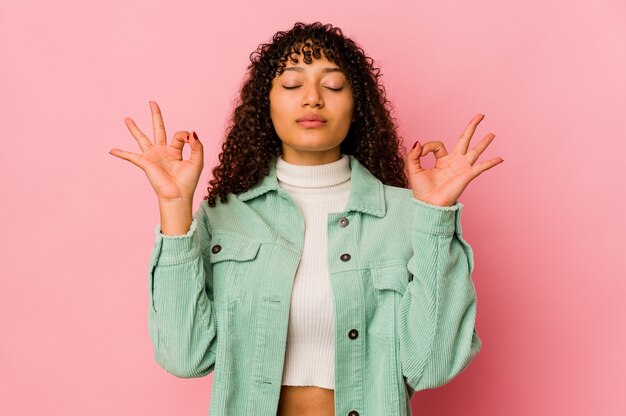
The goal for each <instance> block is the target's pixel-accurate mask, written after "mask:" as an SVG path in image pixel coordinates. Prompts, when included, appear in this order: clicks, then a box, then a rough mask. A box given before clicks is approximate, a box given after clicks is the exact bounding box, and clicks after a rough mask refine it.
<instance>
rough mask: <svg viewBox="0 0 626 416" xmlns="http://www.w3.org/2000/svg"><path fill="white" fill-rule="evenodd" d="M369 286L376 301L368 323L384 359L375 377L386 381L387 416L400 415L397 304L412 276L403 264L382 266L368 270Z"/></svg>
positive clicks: (404, 403) (400, 383)
mask: <svg viewBox="0 0 626 416" xmlns="http://www.w3.org/2000/svg"><path fill="white" fill-rule="evenodd" d="M371 275H372V285H373V287H374V292H375V297H376V302H377V305H376V312H375V314H374V319H372V322H371V323H370V335H372V336H373V338H374V339H372V340H371V342H372V346H373V347H374V348H376V346H377V345H378V348H380V351H379V353H380V355H381V356H385V357H386V359H385V366H384V370H381V371H380V372H379V374H375V375H374V376H375V377H379V378H381V379H384V380H385V383H384V385H385V388H384V390H385V391H384V393H385V397H386V402H387V403H388V404H389V406H391V407H390V408H389V409H386V414H403V412H404V409H405V407H406V402H405V400H404V396H403V395H402V392H403V389H404V380H403V377H402V368H401V366H400V360H399V356H400V350H399V348H400V347H399V345H400V343H399V341H400V338H399V334H398V325H399V317H400V302H401V300H402V296H403V295H404V293H405V292H406V290H407V285H408V284H409V280H410V278H411V274H410V273H409V271H408V269H407V268H406V266H405V265H404V264H395V265H391V266H381V267H375V268H372V269H371Z"/></svg>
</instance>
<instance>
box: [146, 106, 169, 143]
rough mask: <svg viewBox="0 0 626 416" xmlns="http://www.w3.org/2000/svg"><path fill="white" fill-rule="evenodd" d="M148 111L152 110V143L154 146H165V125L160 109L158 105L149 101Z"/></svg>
mask: <svg viewBox="0 0 626 416" xmlns="http://www.w3.org/2000/svg"><path fill="white" fill-rule="evenodd" d="M150 110H152V127H153V129H154V143H155V144H167V143H166V138H165V124H164V123H163V117H162V116H161V109H160V108H159V105H158V104H157V103H156V102H154V101H150Z"/></svg>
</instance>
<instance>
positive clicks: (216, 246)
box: [211, 244, 222, 254]
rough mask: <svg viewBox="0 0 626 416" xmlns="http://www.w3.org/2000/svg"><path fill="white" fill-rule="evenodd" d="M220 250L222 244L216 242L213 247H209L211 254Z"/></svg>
mask: <svg viewBox="0 0 626 416" xmlns="http://www.w3.org/2000/svg"><path fill="white" fill-rule="evenodd" d="M221 250H222V246H220V245H219V244H216V245H214V246H213V247H211V253H213V254H216V253H219V252H220V251H221Z"/></svg>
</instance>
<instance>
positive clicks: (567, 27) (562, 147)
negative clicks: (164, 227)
mask: <svg viewBox="0 0 626 416" xmlns="http://www.w3.org/2000/svg"><path fill="white" fill-rule="evenodd" d="M0 7H1V9H0V53H1V55H0V137H1V138H2V142H3V147H2V150H1V151H0V189H2V193H3V198H2V204H1V205H0V209H1V210H2V211H1V215H0V229H1V230H2V232H1V233H0V239H1V240H0V241H1V245H2V246H1V249H2V250H1V251H0V252H1V253H2V265H3V266H2V269H1V274H2V278H1V279H0V337H1V338H0V383H2V384H3V385H2V386H0V414H3V415H35V414H49V415H112V414H116V415H140V414H150V415H171V414H186V415H204V414H206V412H207V409H208V406H209V401H210V388H211V381H212V376H208V377H206V378H202V379H191V380H184V379H177V378H175V377H173V376H171V375H169V374H168V373H166V372H165V371H164V370H162V369H161V368H159V367H158V366H157V364H156V362H155V361H154V358H153V350H152V346H151V344H150V340H149V336H148V328H147V312H148V292H147V267H148V260H149V253H150V250H151V249H152V245H153V241H154V240H153V239H154V235H153V229H154V226H155V225H156V224H157V223H158V221H159V216H158V207H157V204H156V198H155V194H154V191H153V189H152V188H151V187H150V185H149V183H148V181H147V179H146V177H145V175H144V174H143V172H141V170H140V169H139V168H137V167H135V166H134V165H132V164H130V163H129V162H126V161H123V160H121V159H117V158H115V157H114V156H111V155H109V153H108V151H109V149H111V148H113V147H118V148H121V149H125V150H131V151H134V152H139V151H140V150H139V147H138V146H137V144H136V142H135V141H134V139H133V138H132V137H131V135H130V133H129V132H128V131H127V129H126V127H125V125H124V122H123V119H124V117H131V118H133V119H134V120H135V121H136V122H137V124H138V125H139V126H140V128H142V129H143V130H144V132H146V133H148V134H149V135H150V136H152V128H151V122H150V112H149V107H148V101H149V100H156V101H157V102H158V103H159V104H160V105H161V108H162V110H163V113H164V117H165V125H166V128H167V131H168V135H169V136H168V138H169V137H171V135H172V134H173V133H174V132H175V131H177V130H195V131H197V132H198V135H199V137H200V139H201V140H202V141H203V143H204V145H205V149H206V158H205V162H206V163H205V169H204V171H203V174H202V178H201V183H200V185H199V189H198V190H197V193H196V204H195V205H196V206H197V204H199V203H200V201H201V200H202V196H203V195H204V192H205V189H206V184H207V181H208V179H209V173H210V170H211V168H212V167H213V166H214V165H215V163H216V162H217V154H218V152H219V145H220V141H221V139H222V133H223V130H224V126H225V123H226V120H227V116H228V112H229V111H230V109H231V102H232V99H233V98H234V97H235V94H236V92H237V89H238V86H239V84H240V82H241V80H242V78H243V75H244V71H245V68H246V66H247V64H248V56H249V54H250V53H251V52H252V51H253V50H254V49H255V48H256V46H257V45H258V44H259V43H261V42H266V41H268V40H269V38H270V36H271V35H272V34H273V33H274V32H275V31H277V30H286V29H289V28H290V27H291V26H292V25H293V23H294V22H295V21H297V20H302V21H305V22H312V21H315V20H321V21H322V22H330V23H333V24H335V25H337V26H339V27H341V28H342V29H343V30H344V32H345V33H346V34H347V35H349V36H352V37H354V39H355V40H356V41H357V42H358V43H359V44H360V45H361V46H362V47H363V48H364V49H365V51H366V52H367V54H368V55H370V56H372V57H373V58H374V59H375V61H376V62H377V63H378V65H379V66H380V67H381V69H382V72H383V74H384V76H383V80H384V83H385V85H386V88H387V90H388V93H389V97H390V99H391V100H392V102H393V103H394V106H395V115H396V116H397V118H398V120H399V123H400V127H401V133H402V135H403V136H404V137H405V140H406V142H405V144H406V145H407V146H410V145H412V144H413V142H414V141H415V140H417V139H420V140H422V142H424V141H429V140H442V141H444V143H445V144H446V146H447V147H448V149H451V147H452V146H453V144H454V142H455V140H456V137H457V135H458V133H459V132H460V131H461V130H462V129H463V127H464V126H465V125H466V123H467V122H468V121H469V120H470V119H471V117H472V116H473V115H475V114H477V113H484V114H486V117H485V119H484V120H483V122H482V123H481V125H480V126H479V128H478V131H477V133H476V136H475V140H474V141H473V143H477V142H478V140H479V139H480V138H482V137H483V136H484V135H485V134H487V133H489V132H494V133H495V134H496V138H495V141H494V142H493V143H492V145H491V146H490V147H489V148H488V149H487V151H486V152H485V153H484V154H483V155H482V156H481V159H479V160H486V159H488V158H491V157H494V156H501V157H502V158H504V163H503V164H501V165H499V166H497V167H495V168H493V169H491V170H488V171H487V172H485V173H483V174H482V175H481V176H479V177H478V178H477V179H476V180H475V181H474V182H472V183H471V184H470V185H469V187H468V188H467V189H466V191H465V193H464V194H463V195H462V196H461V198H460V201H461V202H463V203H464V204H465V208H464V218H463V227H464V235H465V237H466V239H467V240H468V241H469V242H470V244H471V245H472V247H473V248H474V253H475V256H476V268H475V273H474V281H475V284H476V289H477V292H478V299H479V301H478V305H479V306H478V318H477V328H478V331H479V334H480V336H481V338H482V340H483V343H484V345H483V349H482V351H481V353H480V354H479V356H478V357H477V358H476V360H475V361H474V362H473V364H472V365H471V366H470V367H469V368H468V369H467V370H466V372H464V373H463V374H461V375H460V376H459V377H458V378H456V379H454V380H453V381H452V382H450V383H449V384H448V385H446V386H444V387H441V388H439V389H435V390H428V391H424V392H421V393H418V394H417V395H416V396H415V397H414V399H413V402H412V403H413V409H414V411H415V412H416V413H417V414H424V415H457V414H464V415H481V416H485V415H508V416H517V415H591V414H594V415H623V414H626V401H625V398H624V394H623V389H624V381H623V379H622V375H623V374H624V373H626V363H625V360H624V358H623V353H624V351H625V350H626V325H625V324H624V318H625V317H626V314H625V312H626V310H625V307H624V304H625V302H624V300H623V299H624V292H625V290H626V283H625V277H626V274H625V273H624V271H623V269H624V258H625V256H624V253H623V249H624V231H626V227H625V225H626V224H625V220H624V214H623V209H624V203H625V202H626V201H625V199H626V197H625V194H626V192H625V190H626V187H625V186H624V182H625V179H626V175H624V172H623V171H624V162H623V160H624V154H625V152H626V145H625V141H626V140H625V139H626V134H625V133H626V128H625V127H624V121H623V115H624V113H625V109H626V75H625V74H626V23H625V22H626V6H624V3H623V2H620V1H618V0H614V1H609V0H602V1H599V0H595V1H587V2H585V3H581V2H571V1H565V0H563V1H545V0H544V1H535V0H532V1H523V2H522V1H520V2H510V1H508V2H495V1H485V0H481V1H471V2H469V1H460V0H459V1H437V2H425V1H420V2H414V1H395V0H389V1H385V2H372V4H371V5H370V4H366V3H364V2H363V1H352V2H338V1H336V0H333V1H316V2H301V3H295V2H293V1H285V0H275V1H273V2H271V3H264V4H262V3H260V2H259V3H256V2H255V3H253V2H249V3H243V2H241V1H236V0H231V1H228V2H225V3H224V4H220V5H216V4H212V3H209V2H201V1H185V0H180V1H176V2H166V1H160V0H153V1H150V2H148V1H144V2H141V1H107V2H104V1H102V2H85V1H68V0H63V1H54V2H43V1H39V2H35V1H32V0H19V1H18V0H4V1H3V2H2V6H0ZM276 10H277V11H276ZM620 116H622V117H621V120H618V118H620ZM186 152H187V153H186V155H188V150H186ZM430 157H432V156H430ZM430 157H429V158H430ZM428 166H432V163H431V164H430V165H428ZM620 247H622V248H621V249H620Z"/></svg>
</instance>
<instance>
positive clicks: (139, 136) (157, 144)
mask: <svg viewBox="0 0 626 416" xmlns="http://www.w3.org/2000/svg"><path fill="white" fill-rule="evenodd" d="M150 109H151V110H152V125H153V127H154V144H153V143H152V142H151V141H150V138H148V137H147V136H146V135H145V134H143V132H142V131H141V130H139V128H138V127H137V125H136V124H135V122H134V121H133V120H132V119H130V118H125V119H124V122H125V123H126V127H128V130H130V132H131V134H132V135H133V137H134V138H135V140H137V143H138V144H139V147H140V148H141V151H142V152H143V154H138V153H132V152H127V151H124V150H120V149H111V150H110V152H109V153H111V154H112V155H113V156H117V157H119V158H120V159H124V160H128V161H129V162H131V163H133V164H134V165H136V166H139V167H140V168H141V169H143V171H144V172H145V174H146V175H147V176H148V180H149V181H150V183H151V184H152V187H153V188H154V190H155V191H156V193H157V197H158V199H159V201H162V202H165V201H174V200H189V201H191V200H192V199H193V194H194V191H195V189H196V186H197V185H198V180H199V179H200V173H201V172H202V168H203V166H204V153H203V147H202V144H201V143H200V141H199V140H198V137H197V136H196V133H195V132H193V134H190V133H189V132H188V131H178V132H176V134H174V138H173V139H172V143H171V144H170V145H168V144H167V142H166V137H165V125H164V124H163V118H162V117H161V110H160V109H159V106H158V105H157V103H156V102H154V101H150ZM185 143H189V145H190V146H191V157H190V159H189V160H183V147H184V146H185Z"/></svg>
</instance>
